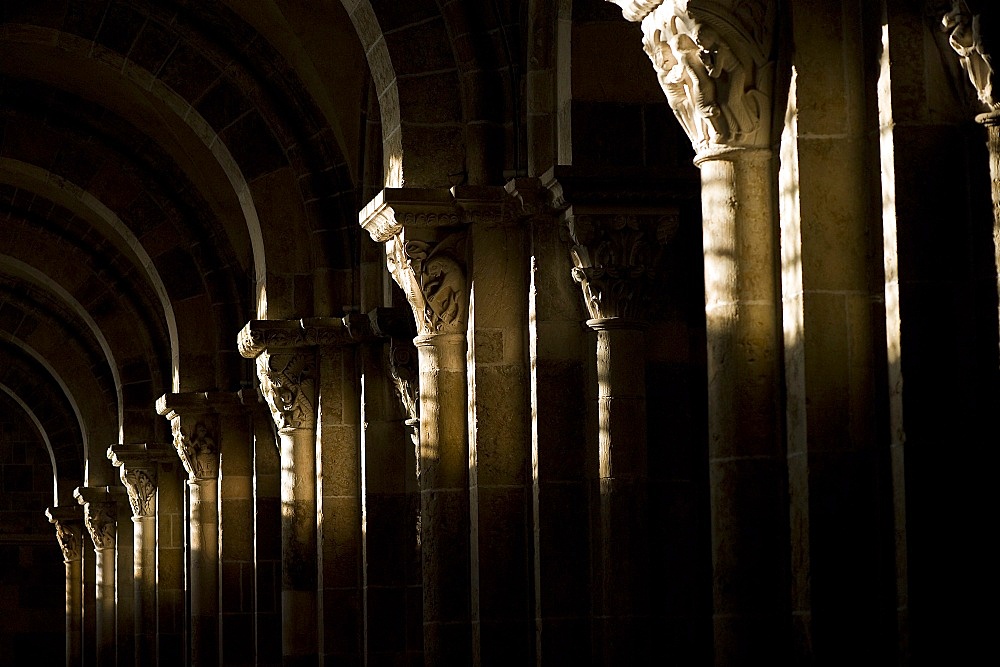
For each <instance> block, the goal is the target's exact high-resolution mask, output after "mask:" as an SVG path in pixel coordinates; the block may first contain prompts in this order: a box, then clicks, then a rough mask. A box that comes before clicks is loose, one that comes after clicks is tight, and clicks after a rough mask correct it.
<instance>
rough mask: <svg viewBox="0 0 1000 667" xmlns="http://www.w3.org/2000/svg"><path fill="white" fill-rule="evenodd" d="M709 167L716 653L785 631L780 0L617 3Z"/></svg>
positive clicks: (755, 645) (776, 643) (745, 655)
mask: <svg viewBox="0 0 1000 667" xmlns="http://www.w3.org/2000/svg"><path fill="white" fill-rule="evenodd" d="M613 1H614V2H615V3H616V4H618V5H620V6H621V7H622V10H623V14H624V16H625V17H626V18H627V19H629V20H632V21H641V22H642V31H643V46H644V48H645V50H646V53H647V54H648V55H649V57H650V59H651V60H652V63H653V67H654V69H655V71H656V73H657V77H658V78H659V81H660V85H661V87H662V89H663V92H664V94H665V95H666V98H667V102H668V103H669V104H670V107H671V109H672V110H673V112H674V115H675V116H676V117H677V120H678V122H680V124H681V126H682V127H683V129H684V131H685V132H686V133H687V135H688V137H689V138H690V140H691V143H692V145H693V146H694V149H695V152H696V153H697V156H696V157H695V164H697V165H698V166H699V167H700V168H701V177H702V214H703V215H702V218H703V239H704V241H703V242H704V253H705V304H706V305H705V313H706V319H707V335H708V367H709V368H708V373H709V385H708V386H709V396H708V410H709V458H710V473H709V474H710V482H711V493H712V499H711V503H712V544H713V568H714V582H715V583H714V603H715V659H716V664H720V665H721V664H725V665H738V664H763V663H772V662H776V661H778V660H779V659H780V656H781V655H783V654H781V653H780V652H781V651H782V650H783V647H785V646H787V645H788V638H789V625H790V623H789V574H788V571H789V563H790V554H789V537H788V535H789V515H788V500H787V496H788V482H787V464H786V461H785V450H784V436H783V429H782V423H783V419H784V418H783V411H782V404H781V376H782V370H781V339H782V332H781V328H780V311H779V307H780V306H779V303H778V301H779V297H778V294H779V292H778V285H777V281H776V275H777V266H778V264H777V254H776V253H777V247H778V243H777V237H776V234H777V225H776V217H775V211H774V206H773V193H774V189H773V187H774V186H773V181H774V166H773V156H772V154H771V151H770V148H769V147H770V139H771V137H770V135H771V106H772V90H771V85H772V81H773V78H774V61H773V51H774V43H775V40H774V30H773V27H774V25H775V12H776V5H777V3H774V2H768V1H766V0H761V1H758V2H752V3H741V2H738V1H736V0H726V1H725V2H708V1H707V0H689V1H688V2H680V1H678V0H662V1H661V0H613Z"/></svg>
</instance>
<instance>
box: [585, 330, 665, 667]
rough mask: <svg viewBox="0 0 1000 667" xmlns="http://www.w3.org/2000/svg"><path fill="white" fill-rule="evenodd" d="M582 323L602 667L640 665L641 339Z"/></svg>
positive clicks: (643, 529)
mask: <svg viewBox="0 0 1000 667" xmlns="http://www.w3.org/2000/svg"><path fill="white" fill-rule="evenodd" d="M588 324H589V325H590V326H591V328H593V329H596V330H597V385H598V391H597V412H598V469H599V484H600V534H599V538H598V539H599V545H598V554H599V562H600V568H601V569H600V584H599V585H600V591H599V595H600V596H601V599H600V609H599V614H600V617H601V621H602V623H601V626H602V628H601V629H602V637H601V644H602V647H603V664H605V665H608V666H609V667H610V666H613V665H624V664H640V663H642V662H643V661H644V660H646V659H647V656H648V651H649V648H650V638H649V595H648V590H649V586H650V582H649V571H648V570H649V543H648V539H647V537H646V535H647V529H648V524H647V521H648V498H647V496H648V491H647V484H648V472H647V454H646V389H645V372H644V371H645V355H644V353H643V332H642V330H641V329H639V328H637V326H636V323H634V322H628V321H627V320H625V321H623V320H619V319H617V318H615V319H605V320H590V321H588Z"/></svg>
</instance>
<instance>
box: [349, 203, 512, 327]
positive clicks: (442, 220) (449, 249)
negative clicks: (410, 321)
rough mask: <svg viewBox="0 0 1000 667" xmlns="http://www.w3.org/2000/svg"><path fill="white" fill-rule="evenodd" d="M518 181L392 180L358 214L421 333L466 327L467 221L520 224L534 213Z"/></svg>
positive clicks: (483, 223)
mask: <svg viewBox="0 0 1000 667" xmlns="http://www.w3.org/2000/svg"><path fill="white" fill-rule="evenodd" d="M530 212H531V211H530V201H526V200H525V198H524V197H523V196H522V195H521V194H520V193H519V192H518V191H517V189H516V187H511V188H503V187H497V186H460V187H455V188H451V189H450V190H445V189H434V188H386V189H385V190H383V191H382V192H380V193H379V194H378V196H377V197H376V198H375V199H373V200H372V201H371V202H370V203H369V204H368V205H367V206H366V207H365V209H364V210H363V211H361V213H360V215H359V219H360V222H361V226H362V227H363V228H364V229H365V231H367V232H368V233H369V234H370V235H371V237H372V239H373V240H375V241H376V242H378V243H384V244H385V252H386V264H387V268H388V270H389V272H390V273H391V274H392V278H393V280H394V281H395V282H396V284H397V285H399V287H400V288H401V289H402V290H403V293H404V294H405V295H406V300H407V301H408V302H409V304H410V307H411V308H412V310H413V316H414V321H415V322H416V325H417V334H418V335H430V334H437V333H464V332H465V328H466V324H467V319H468V301H469V297H468V292H467V273H466V270H467V267H466V250H465V246H466V233H465V228H466V227H467V226H469V225H475V226H482V225H487V226H496V225H510V224H515V223H516V222H517V221H519V220H521V219H522V218H523V217H524V216H525V215H528V214H530Z"/></svg>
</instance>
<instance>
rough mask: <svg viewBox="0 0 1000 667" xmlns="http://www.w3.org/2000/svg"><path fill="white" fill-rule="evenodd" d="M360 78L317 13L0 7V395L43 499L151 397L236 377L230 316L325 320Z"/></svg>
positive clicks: (153, 433) (77, 472) (328, 22)
mask: <svg viewBox="0 0 1000 667" xmlns="http://www.w3.org/2000/svg"><path fill="white" fill-rule="evenodd" d="M317 26H324V27H323V29H322V31H321V30H320V29H319V28H318V27H317ZM338 30H341V31H342V32H341V34H337V31H338ZM369 79H370V77H369V75H368V71H367V65H366V61H365V59H364V54H363V52H362V50H361V44H360V42H359V41H358V38H357V36H356V34H355V33H354V29H353V27H352V25H351V22H350V20H349V19H348V17H347V14H346V12H345V10H344V8H343V5H342V4H341V3H339V2H327V3H320V6H316V3H304V2H281V3H277V2H274V3H272V2H254V3H246V2H219V1H208V2H205V1H202V0H198V1H186V0H179V1H176V2H173V1H164V0H73V1H69V0H62V1H60V0H8V1H5V2H4V3H2V4H0V389H2V390H3V391H4V392H5V393H6V394H7V395H8V397H10V398H11V400H10V401H7V402H6V405H18V406H21V408H22V409H24V410H25V411H26V413H28V415H29V417H30V419H31V420H32V421H33V423H35V424H36V425H37V427H38V428H39V429H40V431H41V433H40V436H44V439H45V440H46V441H47V442H48V443H49V447H50V449H51V453H52V458H53V460H54V462H55V465H56V471H55V472H56V475H57V477H58V478H59V479H61V480H65V484H63V485H62V486H64V487H65V488H60V489H59V496H60V499H61V501H69V500H71V494H72V489H73V486H75V485H79V484H81V483H83V481H84V479H85V467H86V466H87V465H88V464H87V462H88V461H89V465H90V466H91V470H90V475H89V477H90V480H89V481H90V482H91V483H98V484H100V483H107V482H108V481H109V476H110V469H109V468H108V467H107V466H106V465H105V464H104V456H103V453H104V451H105V450H106V449H107V446H108V445H109V444H111V443H113V442H142V441H145V440H149V439H153V438H159V439H163V436H164V435H165V426H166V424H165V422H164V420H163V419H162V418H160V417H159V416H157V415H156V414H155V412H154V410H153V403H154V401H155V399H156V397H157V396H158V395H159V394H161V393H163V392H165V391H205V390H211V389H223V390H226V389H235V388H238V387H239V386H240V385H241V383H243V382H245V381H247V380H248V377H247V375H248V372H247V369H246V365H245V363H244V362H243V361H242V360H241V359H240V358H239V357H238V355H237V353H236V351H235V338H236V334H237V332H238V331H239V329H240V327H241V326H242V325H243V324H244V323H245V322H246V321H247V320H248V319H250V318H252V317H254V316H257V315H260V316H275V315H277V316H284V315H297V316H305V315H312V314H326V313H323V312H319V311H320V310H322V308H323V306H322V305H320V306H317V305H316V299H314V298H313V297H314V296H315V295H314V293H313V292H314V288H313V280H314V278H313V276H314V275H315V273H316V272H317V270H324V269H326V270H329V271H334V272H336V271H337V270H344V269H347V268H349V267H350V265H351V262H352V261H353V254H354V248H353V247H352V244H354V243H356V240H355V236H356V234H355V232H354V228H355V227H356V211H357V206H358V203H357V199H358V186H357V183H358V172H359V170H360V169H361V168H362V164H363V150H362V142H363V137H362V129H363V128H362V125H363V118H364V114H363V113H362V110H363V109H365V95H367V92H368V81H369ZM348 275H349V274H348ZM347 282H349V278H347ZM265 283H267V285H268V289H269V290H270V292H268V293H267V294H265V293H264V290H265ZM351 289H352V288H351V287H350V285H349V284H348V285H347V286H345V287H343V290H344V291H345V292H346V293H347V294H348V295H349V294H350V290H351ZM344 302H348V300H347V299H344ZM338 305H341V304H338Z"/></svg>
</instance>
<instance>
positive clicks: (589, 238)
mask: <svg viewBox="0 0 1000 667" xmlns="http://www.w3.org/2000/svg"><path fill="white" fill-rule="evenodd" d="M569 227H570V234H571V236H572V238H573V242H574V244H575V245H574V246H573V248H572V251H571V254H572V258H573V279H574V280H575V281H576V282H578V283H579V284H580V287H581V289H582V290H583V297H584V300H585V301H586V304H587V310H588V311H589V312H590V317H591V318H592V319H609V318H623V319H629V320H643V319H645V318H646V316H647V310H648V306H649V304H650V301H651V296H652V295H651V294H650V291H651V287H652V281H653V278H654V277H655V275H656V267H657V264H658V263H659V260H660V255H661V253H662V250H663V245H664V244H666V242H667V241H668V240H669V239H670V238H671V237H672V236H673V235H674V233H675V232H676V231H677V227H678V217H677V216H676V215H674V214H671V215H664V216H635V215H613V216H612V215H608V216H590V215H575V216H573V217H572V219H571V220H570V222H569Z"/></svg>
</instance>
